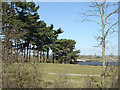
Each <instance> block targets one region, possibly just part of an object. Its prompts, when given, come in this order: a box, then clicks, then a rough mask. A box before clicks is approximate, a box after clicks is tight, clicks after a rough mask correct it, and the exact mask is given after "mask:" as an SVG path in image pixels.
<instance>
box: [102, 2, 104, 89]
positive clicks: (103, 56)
mask: <svg viewBox="0 0 120 90" xmlns="http://www.w3.org/2000/svg"><path fill="white" fill-rule="evenodd" d="M104 29H105V20H104V2H103V4H102V40H103V45H102V60H103V63H102V64H103V65H102V67H103V70H102V88H105V35H104Z"/></svg>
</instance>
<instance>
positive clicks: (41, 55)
mask: <svg viewBox="0 0 120 90" xmlns="http://www.w3.org/2000/svg"><path fill="white" fill-rule="evenodd" d="M41 57H42V50H40V63H41Z"/></svg>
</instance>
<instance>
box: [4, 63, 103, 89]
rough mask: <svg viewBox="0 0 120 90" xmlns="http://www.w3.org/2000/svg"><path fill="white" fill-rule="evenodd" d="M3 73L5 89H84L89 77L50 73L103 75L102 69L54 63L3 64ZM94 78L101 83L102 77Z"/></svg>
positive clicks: (99, 67)
mask: <svg viewBox="0 0 120 90" xmlns="http://www.w3.org/2000/svg"><path fill="white" fill-rule="evenodd" d="M3 71H4V73H3V87H15V86H17V87H46V86H47V87H70V86H72V87H76V88H77V87H83V86H84V83H86V82H85V81H87V80H86V79H87V78H88V77H82V76H71V75H70V76H68V75H67V76H65V75H49V74H48V73H64V74H87V75H89V74H92V75H101V73H102V67H101V66H89V65H73V64H52V63H37V64H32V63H12V64H8V65H4V64H3ZM93 78H94V79H96V80H97V82H98V83H100V79H101V77H95V76H94V77H93ZM89 82H91V81H89ZM8 83H9V85H8ZM13 83H14V84H13ZM17 83H18V85H17ZM7 85H8V86H7Z"/></svg>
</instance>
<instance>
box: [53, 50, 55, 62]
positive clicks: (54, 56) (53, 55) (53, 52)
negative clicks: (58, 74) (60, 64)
mask: <svg viewBox="0 0 120 90" xmlns="http://www.w3.org/2000/svg"><path fill="white" fill-rule="evenodd" d="M54 59H55V54H54V52H53V63H54Z"/></svg>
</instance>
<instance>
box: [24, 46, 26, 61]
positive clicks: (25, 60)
mask: <svg viewBox="0 0 120 90" xmlns="http://www.w3.org/2000/svg"><path fill="white" fill-rule="evenodd" d="M25 51H26V50H25V48H24V62H25V61H26V60H25Z"/></svg>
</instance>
